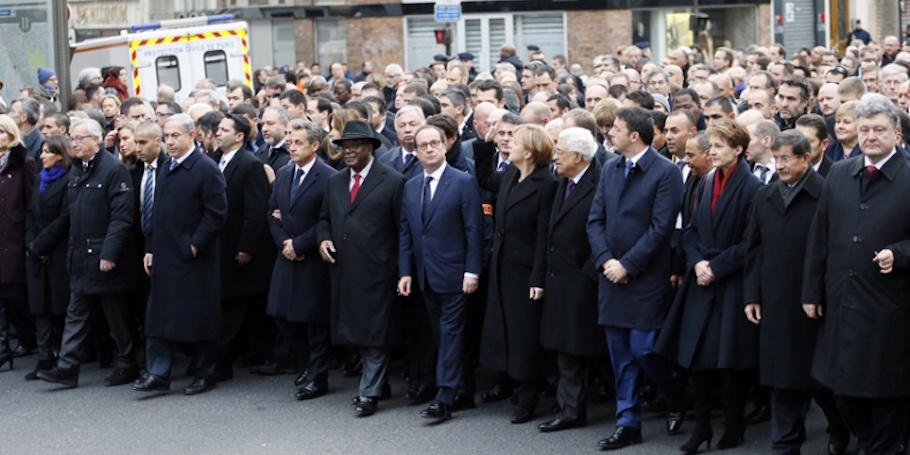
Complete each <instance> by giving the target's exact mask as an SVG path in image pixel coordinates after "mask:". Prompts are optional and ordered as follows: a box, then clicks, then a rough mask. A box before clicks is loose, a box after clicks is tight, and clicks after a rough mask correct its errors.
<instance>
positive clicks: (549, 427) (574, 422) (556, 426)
mask: <svg viewBox="0 0 910 455" xmlns="http://www.w3.org/2000/svg"><path fill="white" fill-rule="evenodd" d="M585 423H587V422H585V419H563V418H560V417H557V418H555V419H553V420H551V421H549V422H544V423H542V424H540V425H537V429H538V430H540V432H541V433H551V432H553V431H562V430H568V429H569V428H579V427H583V426H585Z"/></svg>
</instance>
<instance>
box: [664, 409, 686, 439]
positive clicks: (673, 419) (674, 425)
mask: <svg viewBox="0 0 910 455" xmlns="http://www.w3.org/2000/svg"><path fill="white" fill-rule="evenodd" d="M685 421H686V411H685V410H682V411H670V412H669V413H667V433H670V434H676V433H677V432H679V429H680V428H682V425H683V422H685Z"/></svg>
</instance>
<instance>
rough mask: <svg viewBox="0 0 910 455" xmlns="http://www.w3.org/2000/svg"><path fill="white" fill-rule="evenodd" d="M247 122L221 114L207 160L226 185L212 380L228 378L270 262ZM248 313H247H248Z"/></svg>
mask: <svg viewBox="0 0 910 455" xmlns="http://www.w3.org/2000/svg"><path fill="white" fill-rule="evenodd" d="M249 134H250V123H249V122H248V121H247V120H246V118H244V117H243V116H242V115H237V114H227V115H225V117H224V119H223V120H221V122H220V123H219V124H218V131H217V132H216V133H215V143H216V144H218V148H217V149H216V150H215V153H213V154H212V159H214V160H215V162H216V163H218V167H219V169H221V172H222V173H223V174H224V180H225V183H226V184H227V193H226V196H227V203H228V211H227V220H226V221H225V223H224V228H223V229H222V231H221V234H220V235H219V237H218V240H219V245H220V246H219V248H220V252H219V259H220V262H221V315H222V328H221V334H220V335H219V336H218V366H217V368H216V372H215V373H216V374H215V376H216V378H217V379H220V380H226V379H231V378H232V377H233V376H234V374H233V371H232V366H231V365H232V364H233V362H234V358H235V357H236V355H237V352H236V351H237V350H238V348H239V346H238V342H237V340H238V338H239V333H240V328H241V324H242V323H243V322H244V319H246V318H249V317H254V316H253V315H252V312H253V311H254V310H255V309H257V308H258V309H259V311H262V310H261V308H262V307H263V306H264V305H262V303H264V302H265V301H266V298H267V297H266V293H267V292H268V289H269V271H270V270H271V268H272V265H273V263H274V260H273V259H272V256H271V255H270V254H269V250H270V248H268V242H269V231H268V211H269V209H268V204H269V191H270V188H269V181H268V177H266V173H265V169H263V164H262V162H261V161H259V160H258V159H257V158H256V157H255V156H253V154H252V153H251V152H250V149H249V145H248V143H247V142H248V141H247V137H248V136H249ZM248 311H249V312H250V314H249V315H248Z"/></svg>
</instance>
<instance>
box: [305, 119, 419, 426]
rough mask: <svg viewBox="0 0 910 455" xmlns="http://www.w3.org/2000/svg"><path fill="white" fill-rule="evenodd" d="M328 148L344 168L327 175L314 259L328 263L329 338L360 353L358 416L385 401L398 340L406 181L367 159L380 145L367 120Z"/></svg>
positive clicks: (347, 126) (353, 125) (346, 129)
mask: <svg viewBox="0 0 910 455" xmlns="http://www.w3.org/2000/svg"><path fill="white" fill-rule="evenodd" d="M333 145H334V146H335V148H336V149H338V150H340V151H341V155H342V158H343V159H344V163H345V164H346V165H347V166H348V167H347V168H346V169H344V170H342V171H340V172H338V173H337V174H335V175H333V176H331V177H329V183H328V186H327V187H326V192H325V196H324V199H323V205H322V212H321V214H320V223H319V227H318V229H317V240H318V241H319V255H320V256H321V257H322V260H324V261H326V262H328V263H329V264H331V266H330V268H331V275H332V294H331V295H332V319H331V324H330V325H331V331H332V340H333V341H334V342H335V343H336V344H342V345H350V346H357V347H359V349H360V352H361V356H362V358H363V372H362V374H361V378H360V386H359V388H358V395H357V397H355V398H354V400H353V405H354V412H355V413H356V415H357V416H360V417H365V416H369V415H373V414H374V413H375V412H376V410H377V407H378V400H380V399H384V398H388V396H389V395H390V391H389V389H388V380H387V376H388V365H389V353H390V350H391V349H390V348H391V346H394V345H397V344H398V342H399V341H400V340H398V337H399V336H400V331H399V330H398V327H397V325H398V321H401V320H402V318H403V317H406V316H405V315H403V314H402V312H403V310H404V308H403V307H402V306H401V305H398V303H399V302H398V300H397V299H396V296H395V292H394V291H393V289H395V287H396V283H397V281H398V263H397V262H398V259H397V258H398V254H399V251H398V240H399V238H398V228H399V226H400V223H401V193H402V188H403V186H404V182H405V177H404V176H403V175H401V174H399V173H397V172H395V170H394V169H392V168H390V167H388V166H386V165H385V164H382V163H381V162H379V160H376V159H374V158H373V152H374V151H375V150H376V149H377V148H379V147H380V146H381V145H382V142H381V141H380V140H379V139H376V138H375V137H374V136H373V127H371V126H370V125H368V124H367V123H366V122H363V121H360V120H352V121H350V122H348V123H347V124H345V126H344V131H343V132H342V134H341V137H340V138H338V139H336V140H335V141H334V142H333Z"/></svg>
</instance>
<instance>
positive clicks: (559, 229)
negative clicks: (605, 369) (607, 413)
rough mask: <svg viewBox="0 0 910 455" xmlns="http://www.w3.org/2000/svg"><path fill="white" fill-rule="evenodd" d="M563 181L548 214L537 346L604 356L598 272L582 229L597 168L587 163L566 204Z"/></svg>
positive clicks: (605, 343)
mask: <svg viewBox="0 0 910 455" xmlns="http://www.w3.org/2000/svg"><path fill="white" fill-rule="evenodd" d="M568 181H569V180H568V179H566V178H560V179H559V186H558V187H557V189H556V194H555V196H554V198H553V209H552V210H551V211H550V221H549V226H548V233H547V241H548V247H547V277H546V284H545V286H544V289H545V292H544V302H543V310H542V316H541V317H542V319H543V322H542V323H541V326H540V344H541V346H543V347H544V348H545V349H549V350H552V351H557V352H567V353H569V354H573V355H579V356H597V355H607V342H606V338H605V337H604V331H603V328H602V327H600V326H599V325H597V314H598V309H597V268H596V267H594V261H592V259H591V244H590V243H588V242H587V241H586V237H587V232H586V230H585V227H586V226H587V224H588V212H589V211H590V210H591V201H593V200H594V193H595V191H596V190H597V182H598V181H600V166H598V165H597V163H596V162H594V161H592V162H591V164H590V166H589V167H588V170H586V171H585V174H584V175H583V176H582V177H581V180H579V181H578V185H576V186H575V188H574V189H573V190H572V193H571V194H570V195H569V198H568V199H566V198H565V192H566V184H567V182H568Z"/></svg>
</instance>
